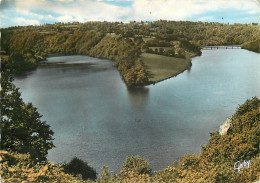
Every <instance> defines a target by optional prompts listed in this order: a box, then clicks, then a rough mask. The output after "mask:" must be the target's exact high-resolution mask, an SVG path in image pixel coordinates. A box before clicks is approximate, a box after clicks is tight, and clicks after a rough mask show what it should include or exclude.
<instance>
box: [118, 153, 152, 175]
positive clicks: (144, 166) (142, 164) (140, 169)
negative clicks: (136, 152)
mask: <svg viewBox="0 0 260 183" xmlns="http://www.w3.org/2000/svg"><path fill="white" fill-rule="evenodd" d="M122 171H134V172H136V173H138V174H151V171H152V170H151V168H150V167H149V163H148V161H146V160H144V159H142V158H141V157H140V156H128V157H127V158H126V160H125V161H124V163H123V169H122Z"/></svg>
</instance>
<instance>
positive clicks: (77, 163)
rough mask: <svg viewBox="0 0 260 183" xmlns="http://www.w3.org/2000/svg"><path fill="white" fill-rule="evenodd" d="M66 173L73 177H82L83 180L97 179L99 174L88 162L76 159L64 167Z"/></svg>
mask: <svg viewBox="0 0 260 183" xmlns="http://www.w3.org/2000/svg"><path fill="white" fill-rule="evenodd" d="M64 172H65V173H68V174H71V175H73V176H77V175H81V177H82V179H83V180H86V179H91V180H95V179H96V178H97V172H96V171H95V170H94V169H93V168H92V167H90V166H88V164H87V162H84V161H83V160H81V159H79V158H77V157H74V158H73V159H72V160H71V161H70V162H69V163H67V164H65V165H64Z"/></svg>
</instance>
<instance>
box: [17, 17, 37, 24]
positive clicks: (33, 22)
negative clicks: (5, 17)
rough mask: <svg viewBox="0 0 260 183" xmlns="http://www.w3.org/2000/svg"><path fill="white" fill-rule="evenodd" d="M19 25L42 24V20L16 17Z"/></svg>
mask: <svg viewBox="0 0 260 183" xmlns="http://www.w3.org/2000/svg"><path fill="white" fill-rule="evenodd" d="M14 21H15V22H16V23H17V25H40V22H39V21H38V20H31V19H25V18H21V17H19V18H16V19H15V20H14Z"/></svg>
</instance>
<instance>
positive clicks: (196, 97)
mask: <svg viewBox="0 0 260 183" xmlns="http://www.w3.org/2000/svg"><path fill="white" fill-rule="evenodd" d="M192 64H193V65H192V68H191V69H190V70H188V71H185V72H184V73H182V74H180V75H178V76H177V77H174V78H171V79H168V80H165V81H163V82H160V83H158V84H156V85H151V86H148V87H145V88H143V89H138V90H132V91H130V90H127V88H126V86H125V84H124V83H123V81H122V80H121V78H120V75H119V73H118V72H117V70H116V69H115V68H114V67H113V62H112V61H109V60H103V59H96V58H91V57H87V56H62V57H52V58H49V59H48V61H47V62H46V63H45V64H42V65H41V66H40V67H39V68H38V69H37V70H36V71H34V72H32V73H29V74H28V75H26V76H24V77H17V78H15V82H14V83H15V85H16V86H18V87H20V88H21V89H20V91H21V92H22V97H23V99H24V100H25V101H26V102H32V103H33V105H34V106H35V107H37V108H38V110H39V112H40V113H41V114H42V115H43V117H42V119H43V120H46V121H47V123H48V124H50V126H51V128H52V130H53V131H54V132H55V134H54V138H55V140H54V144H55V145H56V148H54V149H52V150H50V151H49V155H48V159H49V160H50V161H53V162H64V161H69V160H70V159H72V158H73V157H74V156H77V157H79V158H81V159H83V160H85V161H87V162H88V163H89V165H91V166H92V167H94V168H95V169H96V170H97V171H98V172H99V173H101V172H102V171H101V167H102V166H104V165H106V166H108V167H109V169H110V170H111V171H112V172H113V173H117V172H118V171H119V170H120V169H121V166H122V162H123V161H124V160H125V158H126V157H127V156H128V155H140V156H142V157H143V158H144V159H147V160H149V163H150V165H151V167H152V169H153V170H159V169H162V168H165V167H166V166H168V165H171V164H172V162H173V161H177V160H179V157H181V156H183V155H184V154H187V153H199V152H200V149H201V146H202V145H204V144H205V143H207V141H208V139H209V133H210V132H214V131H218V130H219V126H220V125H221V124H222V123H223V122H224V121H225V120H226V118H228V117H230V116H231V115H232V114H233V113H234V112H235V110H236V108H237V107H238V104H242V103H243V102H244V101H245V100H246V99H249V98H251V97H254V96H259V95H260V82H259V78H260V72H259V69H260V59H259V54H257V53H253V52H249V51H246V50H241V49H238V50H231V49H230V50H203V54H202V56H200V57H195V58H193V60H192Z"/></svg>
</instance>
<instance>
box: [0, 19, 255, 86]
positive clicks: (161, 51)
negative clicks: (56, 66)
mask: <svg viewBox="0 0 260 183" xmlns="http://www.w3.org/2000/svg"><path fill="white" fill-rule="evenodd" d="M1 32H2V37H1V57H2V63H3V64H9V65H10V66H11V67H12V68H13V69H14V71H15V73H18V74H19V73H22V72H24V71H27V70H32V69H35V68H37V65H38V64H39V63H40V62H41V61H43V60H46V58H47V57H48V56H51V55H53V54H56V55H57V54H59V55H76V54H80V55H88V56H92V57H98V58H106V59H111V60H113V61H114V65H115V66H116V67H117V69H118V71H119V72H120V74H121V76H122V78H123V80H124V81H125V83H126V85H127V86H128V87H130V88H131V87H140V86H145V85H149V84H152V83H155V82H158V81H161V80H164V79H167V78H169V77H172V76H176V75H177V74H179V73H181V72H183V71H184V70H186V69H188V68H190V67H191V60H190V58H191V57H193V56H197V55H200V54H201V51H200V50H201V48H202V47H204V46H209V45H231V44H237V45H242V48H245V49H248V50H252V51H255V52H260V48H259V40H260V39H259V36H260V26H258V25H257V24H220V23H205V22H188V21H180V22H179V21H166V20H159V21H155V22H142V21H141V22H135V21H133V22H130V23H122V22H86V23H79V22H73V23H55V24H44V25H41V26H15V27H9V28H5V29H1Z"/></svg>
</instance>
